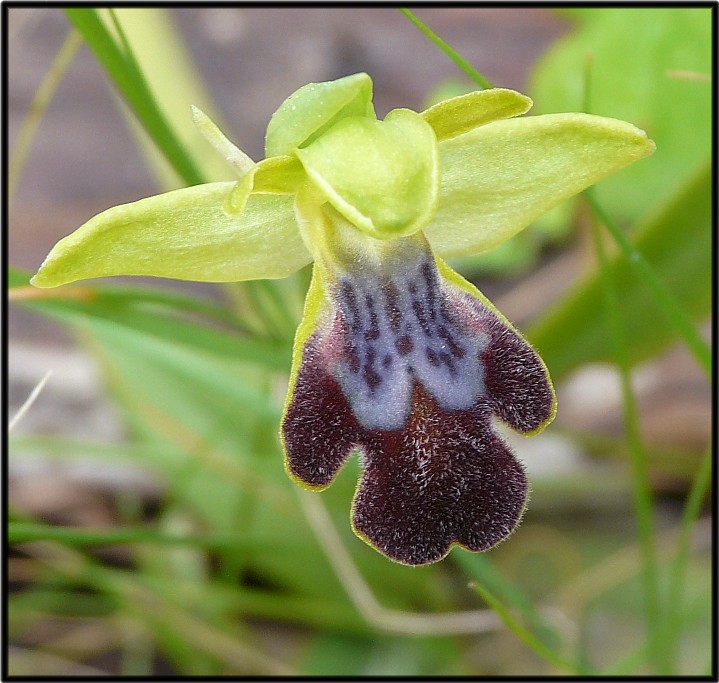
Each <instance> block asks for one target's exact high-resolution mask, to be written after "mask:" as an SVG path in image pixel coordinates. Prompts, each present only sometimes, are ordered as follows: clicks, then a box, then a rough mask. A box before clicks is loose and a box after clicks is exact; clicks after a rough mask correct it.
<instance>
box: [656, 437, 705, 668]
mask: <svg viewBox="0 0 719 683" xmlns="http://www.w3.org/2000/svg"><path fill="white" fill-rule="evenodd" d="M711 475H712V448H711V447H709V448H708V449H707V452H706V453H705V454H704V457H703V458H702V460H701V463H700V465H699V471H698V472H697V474H696V476H695V478H694V481H693V482H692V486H691V488H690V490H689V495H688V496H687V501H686V504H685V506H684V512H683V513H682V519H681V525H680V528H679V539H678V541H677V550H676V553H675V555H674V559H673V561H672V564H671V569H670V572H669V586H668V587H667V603H666V621H665V626H666V629H667V632H666V634H665V643H670V644H671V649H670V650H669V656H668V664H669V667H668V671H666V672H665V673H667V674H671V673H676V659H677V654H678V647H679V634H680V632H681V626H682V618H681V607H682V594H683V590H684V584H685V578H686V569H687V559H688V555H689V544H690V541H691V534H692V530H693V527H694V523H695V522H696V520H697V518H698V517H699V513H700V512H701V505H702V502H703V501H704V498H705V497H706V495H707V492H708V491H709V487H710V484H711Z"/></svg>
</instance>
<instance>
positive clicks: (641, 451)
mask: <svg viewBox="0 0 719 683" xmlns="http://www.w3.org/2000/svg"><path fill="white" fill-rule="evenodd" d="M584 195H585V196H586V197H587V201H588V202H589V203H590V205H591V206H592V208H593V209H595V213H598V212H597V211H596V208H597V207H598V204H597V202H596V201H595V200H594V198H593V197H592V196H591V192H590V191H585V192H584ZM602 214H603V212H602ZM592 235H593V237H594V243H595V247H596V251H597V255H598V257H599V262H600V272H601V274H602V285H603V289H604V300H605V310H606V316H607V323H608V325H609V329H610V334H611V337H612V343H613V345H614V355H615V361H616V364H617V368H618V370H619V374H620V379H621V385H622V398H623V406H624V425H625V429H626V431H627V444H628V445H629V451H630V454H631V458H632V467H633V477H632V484H633V486H632V491H633V498H634V509H635V514H636V520H637V530H638V534H639V540H640V545H641V551H642V590H643V593H644V609H645V616H646V621H647V633H648V640H649V647H648V655H649V656H650V657H651V661H652V664H653V665H654V666H655V667H656V669H657V670H658V671H659V670H661V671H664V669H665V667H666V660H667V657H666V655H667V649H666V648H665V647H664V646H663V644H662V636H663V630H662V622H661V609H660V595H659V579H658V575H657V554H656V541H655V538H654V522H653V519H652V507H653V504H652V495H651V491H650V487H649V477H648V467H647V456H646V451H645V448H644V444H643V442H642V437H641V434H640V430H639V419H638V414H637V406H636V401H635V398H634V393H633V391H632V385H631V377H630V370H629V368H630V365H629V352H628V347H627V339H626V336H625V334H624V330H623V328H622V322H621V320H620V318H619V314H618V310H619V299H618V293H617V291H616V288H615V286H614V282H613V280H612V278H611V272H610V270H609V261H608V258H607V254H606V251H605V249H604V244H603V242H602V237H601V234H600V231H599V226H598V225H597V221H596V220H592Z"/></svg>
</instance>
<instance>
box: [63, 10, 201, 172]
mask: <svg viewBox="0 0 719 683" xmlns="http://www.w3.org/2000/svg"><path fill="white" fill-rule="evenodd" d="M65 13H66V14H67V17H68V19H69V20H70V21H71V22H72V23H73V24H74V26H75V27H76V28H77V30H78V31H79V32H80V33H81V34H82V37H83V38H84V39H85V42H86V43H87V44H88V46H89V47H90V49H91V50H92V51H93V52H94V53H95V56H96V57H97V58H98V60H99V61H100V63H101V64H102V66H103V67H104V68H105V71H106V72H107V74H108V76H109V77H110V79H111V80H112V81H113V83H114V84H115V86H116V87H117V89H118V91H119V92H120V94H121V95H122V96H123V97H124V98H125V100H126V101H127V103H128V104H129V105H130V107H131V108H132V110H133V111H134V112H135V114H136V115H137V117H138V119H139V120H140V122H141V123H142V125H143V126H144V127H145V129H146V130H147V132H148V134H149V135H150V137H151V138H152V139H153V140H154V141H155V143H156V144H157V146H158V147H159V148H160V149H161V150H162V153H163V154H164V155H165V157H166V158H167V160H168V161H169V162H170V164H171V165H172V167H173V168H174V169H175V170H176V171H177V173H178V175H179V176H180V177H181V178H182V179H183V180H184V181H185V183H187V184H188V185H198V184H200V183H202V182H204V178H203V176H202V174H201V173H200V171H199V169H198V168H197V167H196V165H195V163H194V161H193V160H192V159H191V158H190V156H189V155H188V154H187V153H186V152H185V150H184V148H183V146H182V145H181V143H180V141H179V140H178V138H177V136H176V134H175V132H174V131H173V129H172V127H171V126H170V124H169V123H168V121H167V120H166V118H165V116H164V115H163V113H162V110H161V109H160V107H159V106H158V104H157V102H156V100H155V97H154V95H153V93H152V92H151V90H150V89H149V87H148V86H147V83H146V81H145V78H144V76H143V74H142V72H141V71H140V70H139V68H138V66H137V61H136V60H135V59H134V58H133V57H132V55H131V54H125V52H124V51H123V50H122V49H121V47H120V45H119V44H118V42H117V40H116V39H115V38H114V37H113V36H112V35H111V33H110V31H109V30H108V28H107V26H106V25H105V22H104V21H103V19H102V18H101V15H100V10H98V9H94V8H86V7H82V8H79V7H75V8H66V9H65Z"/></svg>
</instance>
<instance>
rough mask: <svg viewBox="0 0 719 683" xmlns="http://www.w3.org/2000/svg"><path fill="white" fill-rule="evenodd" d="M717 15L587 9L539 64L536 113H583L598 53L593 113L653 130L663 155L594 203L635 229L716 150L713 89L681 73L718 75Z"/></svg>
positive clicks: (607, 187)
mask: <svg viewBox="0 0 719 683" xmlns="http://www.w3.org/2000/svg"><path fill="white" fill-rule="evenodd" d="M712 11H713V10H712V8H710V7H708V6H705V7H696V6H695V7H691V6H688V5H687V6H679V5H677V6H674V7H670V6H668V5H667V6H663V7H656V6H655V7H649V6H645V7H584V8H582V9H579V10H575V14H574V16H573V19H576V25H575V27H574V28H573V29H572V30H571V31H570V32H568V33H567V34H566V35H564V36H563V37H562V38H560V39H559V40H558V41H556V42H554V43H553V44H552V45H551V47H550V48H549V49H548V50H547V51H546V52H545V53H544V54H543V55H542V56H541V57H540V59H539V60H537V61H536V62H535V65H534V72H533V74H532V77H531V80H530V88H529V92H528V93H527V94H528V95H530V96H531V97H532V98H533V99H534V102H535V109H534V111H535V113H537V114H546V113H551V112H560V111H576V110H577V108H578V107H581V103H582V91H583V88H584V76H583V73H582V71H583V65H584V60H585V58H586V56H587V55H588V54H591V55H592V109H591V111H592V113H593V114H599V115H601V116H610V117H613V118H618V119H623V120H625V121H630V122H631V123H633V124H635V125H637V126H639V127H640V128H643V129H644V130H646V131H647V134H648V135H649V137H650V138H652V140H654V142H655V143H656V145H657V150H656V152H655V153H654V154H653V155H652V156H651V157H648V158H646V159H644V160H642V162H641V163H638V164H632V165H631V166H629V167H628V168H625V169H623V170H622V171H620V172H619V173H617V174H615V175H612V176H609V177H608V178H606V179H605V180H603V181H602V182H601V183H599V184H598V185H597V187H596V196H597V199H598V201H599V202H600V203H601V205H602V206H603V207H605V208H606V210H607V212H608V213H609V215H610V216H613V217H615V218H617V219H618V220H619V221H628V222H636V221H637V220H641V219H643V218H644V217H645V216H646V215H648V213H649V212H651V211H653V210H654V208H655V206H656V204H657V199H658V198H660V197H667V196H670V195H671V194H672V193H673V192H674V191H675V188H676V187H678V186H680V185H682V184H683V183H684V182H686V181H687V180H688V179H689V178H690V177H691V176H692V174H693V172H694V170H695V169H696V168H697V166H698V165H699V164H701V163H702V162H703V161H704V159H706V156H707V150H709V149H711V147H712V119H713V116H712V100H713V98H712V87H711V83H710V82H709V81H707V82H700V81H696V80H694V81H693V80H689V79H686V78H681V77H677V76H676V75H675V73H674V72H675V71H676V70H679V69H681V70H689V71H695V72H698V73H703V74H706V75H707V76H709V75H710V74H711V73H712V63H713V60H712V40H713V39H712Z"/></svg>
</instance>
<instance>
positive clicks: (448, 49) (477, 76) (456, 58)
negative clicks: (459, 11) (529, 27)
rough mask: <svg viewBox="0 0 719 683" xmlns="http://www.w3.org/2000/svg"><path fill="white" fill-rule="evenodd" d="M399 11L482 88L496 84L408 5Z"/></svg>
mask: <svg viewBox="0 0 719 683" xmlns="http://www.w3.org/2000/svg"><path fill="white" fill-rule="evenodd" d="M399 11H400V12H402V14H404V16H405V17H407V19H409V20H410V21H411V22H412V23H413V24H414V25H415V26H416V27H417V28H418V29H419V30H420V31H422V33H424V35H425V36H426V37H427V38H429V39H430V40H431V41H432V42H433V43H434V44H435V45H436V46H437V47H438V48H439V49H440V50H442V52H444V54H446V55H447V57H449V58H450V59H451V60H452V61H453V62H454V63H455V64H456V65H457V68H458V69H460V70H462V71H464V73H466V74H467V76H469V77H470V78H471V79H472V80H473V81H474V82H475V83H477V85H479V86H480V87H481V88H484V89H485V90H486V89H489V88H493V87H494V86H493V85H492V84H491V83H490V82H489V80H488V79H486V78H485V77H484V76H483V75H482V74H481V73H479V71H477V69H475V68H474V67H473V66H472V65H471V64H470V63H469V62H468V61H467V60H466V59H465V58H464V57H462V55H460V54H459V53H458V52H457V51H456V50H455V49H454V48H453V47H452V46H451V45H448V44H447V43H446V42H445V41H444V40H442V38H440V37H439V36H438V35H437V34H436V33H435V32H434V31H433V30H432V29H431V28H429V26H427V25H426V24H424V23H423V22H421V21H420V20H419V19H418V18H417V17H416V16H415V15H414V14H413V13H412V12H410V10H408V9H407V8H406V7H400V8H399Z"/></svg>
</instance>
